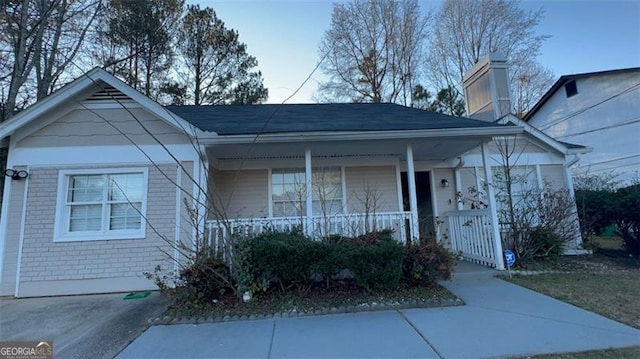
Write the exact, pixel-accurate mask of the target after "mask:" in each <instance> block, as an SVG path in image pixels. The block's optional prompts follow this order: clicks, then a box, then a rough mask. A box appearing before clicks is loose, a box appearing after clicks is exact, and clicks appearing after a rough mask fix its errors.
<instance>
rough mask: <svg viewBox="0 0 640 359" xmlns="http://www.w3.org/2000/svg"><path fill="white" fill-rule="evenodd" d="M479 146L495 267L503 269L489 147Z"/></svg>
mask: <svg viewBox="0 0 640 359" xmlns="http://www.w3.org/2000/svg"><path fill="white" fill-rule="evenodd" d="M480 147H481V148H482V167H483V168H484V178H485V183H486V184H487V199H488V200H489V212H490V213H491V224H492V227H493V241H494V247H495V258H496V269H499V270H504V259H503V258H502V241H501V240H500V223H499V222H498V211H497V208H498V207H497V205H496V194H495V190H494V188H493V175H492V174H491V164H490V163H489V148H488V147H487V145H486V144H484V143H483V144H482V145H480Z"/></svg>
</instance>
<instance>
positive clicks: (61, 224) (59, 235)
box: [53, 167, 149, 242]
mask: <svg viewBox="0 0 640 359" xmlns="http://www.w3.org/2000/svg"><path fill="white" fill-rule="evenodd" d="M120 173H142V206H141V208H140V212H142V225H141V226H140V227H141V228H140V229H136V230H122V231H105V230H103V231H101V232H97V231H96V232H92V231H87V232H77V233H70V232H68V231H66V230H65V228H66V227H67V226H68V223H66V222H67V221H68V218H67V216H66V215H65V213H66V198H67V189H68V186H69V177H70V176H73V175H96V174H97V175H111V174H120ZM148 183H149V169H148V168H147V167H126V168H125V167H122V168H92V169H73V170H60V171H59V173H58V196H57V202H56V203H57V204H56V216H55V222H54V236H53V241H54V242H81V241H97V240H112V239H141V238H145V237H146V227H147V226H146V220H145V219H146V217H147V192H148Z"/></svg>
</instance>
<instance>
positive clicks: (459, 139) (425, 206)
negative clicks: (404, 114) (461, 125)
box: [206, 131, 504, 269]
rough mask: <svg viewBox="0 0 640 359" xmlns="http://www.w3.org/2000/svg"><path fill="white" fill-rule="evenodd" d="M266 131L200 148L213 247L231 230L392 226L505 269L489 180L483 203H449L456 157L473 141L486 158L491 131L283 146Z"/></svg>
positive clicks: (402, 235) (456, 178)
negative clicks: (480, 206)
mask: <svg viewBox="0 0 640 359" xmlns="http://www.w3.org/2000/svg"><path fill="white" fill-rule="evenodd" d="M397 135H398V134H396V137H397ZM265 137H266V138H258V139H257V140H256V141H255V142H254V143H249V144H247V143H234V142H233V141H226V142H225V143H218V144H214V145H210V146H208V147H207V149H206V151H207V155H208V166H209V170H208V173H209V176H208V188H209V201H210V202H212V201H215V203H210V205H211V206H213V207H215V210H214V211H212V210H209V211H208V220H207V222H206V230H207V231H206V233H207V234H206V235H207V240H208V241H209V242H210V243H211V244H212V245H213V246H214V247H215V248H219V247H221V246H224V245H225V243H228V241H230V240H231V238H232V235H233V234H244V235H254V234H259V233H261V232H263V231H265V230H268V229H273V230H291V229H294V228H295V229H299V230H301V231H303V233H305V234H306V235H308V236H310V237H313V238H317V239H321V238H323V237H326V236H329V235H343V236H358V235H362V234H365V233H367V232H370V231H374V230H382V229H391V230H393V233H394V237H395V238H396V240H398V241H400V242H402V243H405V242H407V241H412V242H414V243H415V242H417V241H418V240H419V239H420V238H425V237H429V236H431V237H434V238H436V240H438V241H439V242H441V243H442V244H444V245H445V246H448V247H450V249H451V250H453V251H456V252H460V253H461V255H462V256H463V258H465V259H467V260H470V261H473V262H476V263H480V264H484V265H487V266H491V267H495V268H497V269H503V268H504V266H503V263H502V254H501V253H502V247H501V244H500V235H499V230H498V227H497V225H494V223H496V224H497V215H496V213H495V196H494V194H493V191H492V188H491V186H488V188H489V191H488V192H489V193H488V195H489V198H490V201H489V202H490V203H489V208H488V209H487V210H473V211H462V210H461V209H462V207H460V206H457V205H456V203H455V193H457V192H459V191H460V189H461V183H460V173H459V170H460V168H459V167H457V166H456V164H457V163H458V157H459V156H461V155H462V154H464V153H465V152H468V151H470V150H472V149H474V148H478V147H480V148H482V155H483V161H484V162H485V163H486V164H488V157H489V153H488V148H487V146H486V145H485V144H486V143H488V142H489V141H491V138H492V137H491V136H489V135H468V134H464V135H463V134H457V133H455V131H449V132H442V133H438V134H437V135H434V134H429V135H428V136H427V135H423V136H422V137H417V138H416V137H415V136H413V137H411V138H381V139H375V140H371V139H367V138H360V139H359V138H354V139H351V140H344V139H338V138H336V139H335V140H327V139H323V140H322V141H319V140H316V139H314V138H309V139H303V140H302V141H297V142H286V143H282V142H279V141H276V140H273V139H269V138H268V136H265ZM311 137H313V136H311ZM363 137H364V136H363ZM238 142H239V141H238ZM484 168H486V169H487V170H488V171H490V166H488V165H485V166H484ZM485 175H486V174H485ZM441 177H442V178H441ZM490 177H491V176H486V177H485V178H490ZM449 178H450V179H449ZM449 181H450V182H451V183H449Z"/></svg>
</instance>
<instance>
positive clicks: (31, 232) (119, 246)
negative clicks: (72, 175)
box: [20, 165, 184, 295]
mask: <svg viewBox="0 0 640 359" xmlns="http://www.w3.org/2000/svg"><path fill="white" fill-rule="evenodd" d="M160 170H162V171H163V172H164V173H165V174H166V176H168V177H169V178H170V179H171V180H172V181H175V180H176V174H177V166H176V165H160ZM29 181H30V182H29V193H28V196H27V213H26V219H25V231H24V244H23V251H22V266H21V273H20V283H21V284H20V285H21V289H22V288H23V286H24V287H25V288H28V291H29V292H28V293H29V294H28V295H38V294H39V293H38V292H37V288H36V287H37V286H35V285H34V284H36V283H38V282H42V281H60V282H61V283H66V285H68V284H69V283H73V282H74V281H82V280H85V281H87V280H88V281H91V280H104V281H105V283H107V282H110V283H117V281H116V282H114V280H115V279H114V278H118V279H119V280H121V281H122V283H123V287H122V288H121V289H125V288H126V290H130V289H131V288H130V286H125V284H124V283H127V282H132V281H133V282H135V283H137V284H136V285H138V286H143V284H142V283H144V279H143V272H149V271H153V268H154V267H155V266H156V265H157V264H162V265H163V266H164V267H165V268H167V267H170V266H172V264H170V263H169V262H167V261H166V259H165V255H164V254H163V253H162V252H161V250H160V249H159V248H162V249H164V250H165V251H169V252H172V249H171V248H170V246H169V244H167V242H166V241H173V240H174V238H175V225H176V188H175V185H174V184H172V183H171V182H170V181H169V180H168V179H167V178H166V177H165V176H164V175H162V174H161V173H160V172H159V171H158V169H156V168H155V167H149V178H148V195H147V201H148V202H147V222H148V223H147V226H146V238H143V239H122V240H87V241H77V242H53V235H54V223H53V219H54V218H55V210H56V200H57V198H56V191H55V190H52V189H53V188H57V185H58V183H57V181H58V170H57V169H32V170H31V175H30V176H29ZM183 230H184V229H183ZM23 284H24V285H23ZM114 285H115V287H113V286H112V287H109V288H110V290H117V289H118V288H117V284H114ZM149 285H150V284H149V283H147V284H145V285H144V286H147V287H148V286H149ZM95 288H96V289H95V290H100V286H96V287H95ZM87 291H91V289H88V290H87ZM87 291H85V292H87ZM102 291H104V289H102ZM21 293H22V292H21ZM40 294H42V293H40ZM45 294H49V293H45ZM22 295H27V294H22Z"/></svg>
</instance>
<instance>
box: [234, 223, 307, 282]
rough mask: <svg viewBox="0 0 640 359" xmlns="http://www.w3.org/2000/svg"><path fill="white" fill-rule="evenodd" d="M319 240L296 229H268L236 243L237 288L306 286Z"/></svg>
mask: <svg viewBox="0 0 640 359" xmlns="http://www.w3.org/2000/svg"><path fill="white" fill-rule="evenodd" d="M317 247H318V243H317V242H315V241H313V240H311V239H310V238H308V237H306V236H304V235H303V234H302V233H300V232H299V231H295V230H294V231H284V232H278V231H267V232H264V233H262V234H260V235H258V236H255V237H249V238H244V239H241V240H239V241H238V243H237V245H236V260H237V269H238V286H239V287H238V289H239V292H244V291H247V290H249V291H252V292H256V291H266V290H267V289H269V288H270V287H271V285H272V284H277V285H278V287H279V288H280V289H281V290H282V291H285V290H286V289H289V288H292V287H296V288H298V289H304V288H306V287H307V286H308V282H309V279H310V275H311V269H312V266H314V264H315V258H316V257H317V255H318V254H317V253H318V251H319V249H318V248H317Z"/></svg>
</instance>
